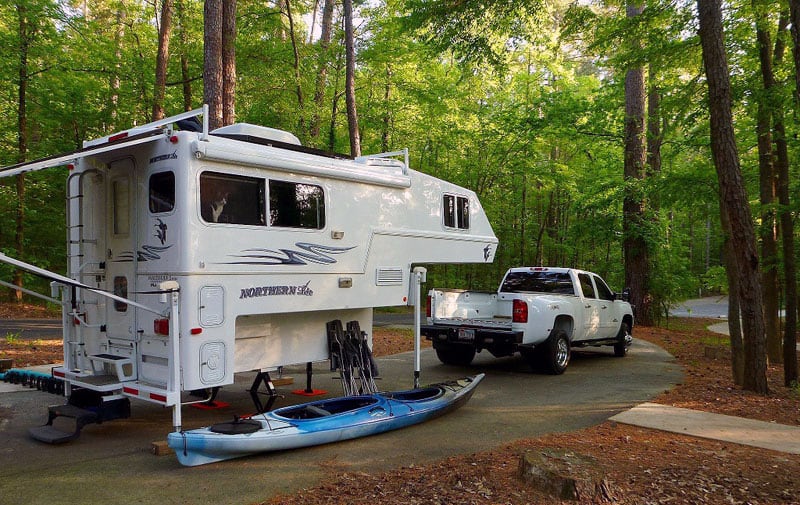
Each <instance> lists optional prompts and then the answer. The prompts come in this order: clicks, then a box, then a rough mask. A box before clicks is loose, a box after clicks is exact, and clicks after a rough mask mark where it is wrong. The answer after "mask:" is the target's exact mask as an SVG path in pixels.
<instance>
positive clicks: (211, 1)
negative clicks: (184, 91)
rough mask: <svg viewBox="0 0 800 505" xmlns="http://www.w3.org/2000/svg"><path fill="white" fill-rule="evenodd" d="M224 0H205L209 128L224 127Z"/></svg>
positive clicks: (205, 83)
mask: <svg viewBox="0 0 800 505" xmlns="http://www.w3.org/2000/svg"><path fill="white" fill-rule="evenodd" d="M222 4H223V1H222V0H205V3H204V8H203V14H204V18H203V19H204V25H203V53H204V54H203V100H204V101H205V103H207V104H208V116H209V118H208V127H209V128H210V129H211V130H214V129H215V128H219V127H220V126H222V125H223V124H224V123H223V119H222V109H223V107H222V95H223V76H222V72H223V69H222Z"/></svg>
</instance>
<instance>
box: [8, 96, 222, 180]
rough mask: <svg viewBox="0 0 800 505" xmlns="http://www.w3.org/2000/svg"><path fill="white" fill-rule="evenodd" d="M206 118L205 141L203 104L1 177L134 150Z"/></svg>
mask: <svg viewBox="0 0 800 505" xmlns="http://www.w3.org/2000/svg"><path fill="white" fill-rule="evenodd" d="M197 116H203V123H202V127H203V130H202V136H201V138H203V139H204V140H205V139H206V138H208V105H204V106H203V107H202V108H200V109H195V110H190V111H188V112H184V113H182V114H178V115H176V116H172V117H168V118H166V119H160V120H158V121H153V122H152V123H147V124H146V125H142V126H134V127H133V128H130V129H128V130H123V131H121V132H118V133H112V134H111V135H108V136H106V137H102V138H99V139H96V140H92V141H90V142H84V144H83V145H84V146H85V147H84V148H83V149H78V150H77V151H72V152H69V153H64V154H57V155H55V156H49V157H47V158H41V159H38V160H35V161H26V162H24V163H18V164H16V165H10V166H8V167H3V168H0V177H11V176H13V175H19V174H24V173H25V172H35V171H37V170H43V169H45V168H52V167H60V166H62V165H67V164H69V163H73V162H75V161H76V160H78V159H80V158H85V157H87V156H94V155H96V154H101V153H105V152H108V151H113V150H115V149H120V148H123V147H131V146H135V145H138V144H145V143H147V142H153V141H155V140H158V139H159V138H162V137H163V135H164V134H165V133H167V132H168V131H169V130H168V129H167V128H166V126H167V125H170V124H172V123H177V122H178V121H181V120H185V119H190V118H195V117H197Z"/></svg>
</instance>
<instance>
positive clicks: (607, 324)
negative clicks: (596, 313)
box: [592, 275, 620, 338]
mask: <svg viewBox="0 0 800 505" xmlns="http://www.w3.org/2000/svg"><path fill="white" fill-rule="evenodd" d="M592 278H593V279H594V285H595V288H596V292H597V299H598V304H599V308H600V332H601V334H602V335H601V336H602V337H603V338H611V337H613V336H615V335H616V334H617V331H618V330H619V325H620V319H619V316H618V314H617V307H616V306H615V305H614V293H613V292H612V291H611V289H610V288H609V287H608V284H606V283H605V281H603V279H601V278H600V277H598V276H597V275H593V276H592Z"/></svg>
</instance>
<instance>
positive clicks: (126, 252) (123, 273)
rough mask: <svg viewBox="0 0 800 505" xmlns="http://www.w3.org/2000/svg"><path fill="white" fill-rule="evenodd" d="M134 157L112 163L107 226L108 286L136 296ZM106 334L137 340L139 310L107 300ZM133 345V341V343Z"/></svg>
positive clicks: (121, 293)
mask: <svg viewBox="0 0 800 505" xmlns="http://www.w3.org/2000/svg"><path fill="white" fill-rule="evenodd" d="M134 168H135V165H134V160H133V159H132V158H124V159H121V160H117V161H114V162H112V163H111V164H110V165H109V176H108V178H107V181H108V186H107V188H106V190H107V194H108V207H109V208H108V213H107V217H106V219H107V220H108V223H107V226H106V234H107V236H106V259H105V261H106V289H107V290H108V291H111V292H112V293H114V294H115V295H118V296H122V297H124V298H130V299H131V300H135V291H136V289H135V279H136V277H135V272H136V262H137V257H136V250H137V240H136V235H137V234H136V212H135V211H134V205H135V202H136V193H137V191H136V188H137V184H136V180H135V172H134ZM106 334H107V336H108V338H109V340H111V341H112V342H113V341H115V340H135V338H136V311H135V309H134V307H131V306H129V305H127V304H125V303H122V302H117V301H112V300H109V301H108V302H107V304H106ZM131 347H132V345H131Z"/></svg>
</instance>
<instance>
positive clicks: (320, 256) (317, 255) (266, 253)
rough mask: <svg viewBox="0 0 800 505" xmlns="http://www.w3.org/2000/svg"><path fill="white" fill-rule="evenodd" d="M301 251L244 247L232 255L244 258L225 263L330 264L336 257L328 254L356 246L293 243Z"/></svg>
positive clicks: (341, 251) (342, 251) (338, 252)
mask: <svg viewBox="0 0 800 505" xmlns="http://www.w3.org/2000/svg"><path fill="white" fill-rule="evenodd" d="M295 246H297V247H298V248H299V249H302V250H301V251H296V250H292V249H278V250H277V251H276V250H273V249H245V250H243V251H242V254H236V255H232V256H234V257H236V258H246V260H244V259H243V260H242V261H232V262H228V263H225V264H227V265H307V264H309V263H316V264H317V265H332V264H334V263H336V259H334V258H332V257H331V256H330V255H335V254H343V253H345V252H347V251H349V250H351V249H355V248H356V247H357V246H351V247H332V246H326V245H320V244H310V243H307V242H297V243H296V244H295Z"/></svg>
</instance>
